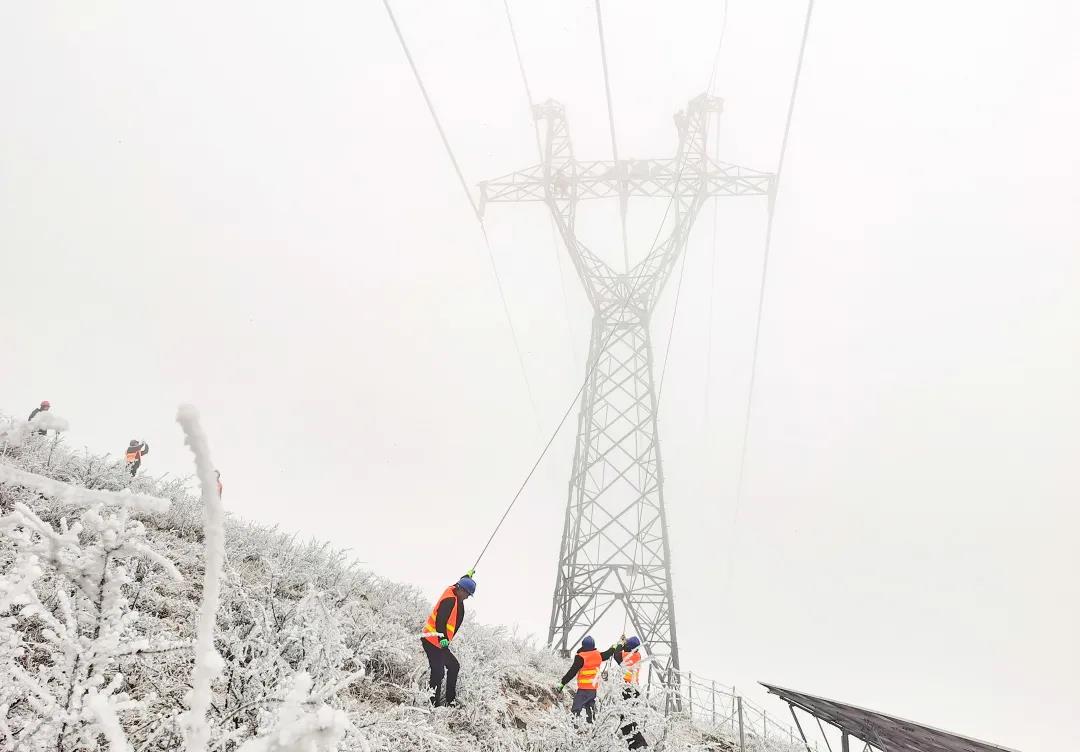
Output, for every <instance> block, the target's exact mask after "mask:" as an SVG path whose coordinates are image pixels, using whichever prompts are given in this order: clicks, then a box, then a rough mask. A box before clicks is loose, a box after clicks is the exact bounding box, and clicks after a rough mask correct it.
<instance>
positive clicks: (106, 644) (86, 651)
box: [0, 468, 184, 752]
mask: <svg viewBox="0 0 1080 752" xmlns="http://www.w3.org/2000/svg"><path fill="white" fill-rule="evenodd" d="M4 470H5V472H4V473H3V474H0V481H4V480H6V481H7V482H9V483H10V482H11V481H12V476H13V475H17V476H19V477H18V480H20V481H22V484H23V485H24V486H29V487H30V488H31V489H33V490H35V491H37V492H41V491H46V492H57V491H59V495H61V496H64V497H65V498H66V499H67V500H68V501H69V502H76V503H79V502H81V503H84V504H87V505H88V506H87V508H85V509H84V510H83V511H82V512H81V514H79V517H78V518H77V520H76V521H74V522H72V523H70V524H69V523H68V521H67V518H65V517H61V518H60V520H59V523H58V525H57V526H56V527H54V526H53V525H52V524H50V523H48V522H46V521H45V520H43V519H41V517H39V516H38V515H37V514H36V513H35V512H34V511H32V510H31V509H30V507H29V506H27V505H26V504H25V503H22V502H15V503H14V504H13V510H12V512H11V513H10V514H7V515H5V516H4V517H2V518H0V534H2V535H3V536H4V537H5V538H6V539H7V540H8V542H9V543H10V545H11V550H12V558H11V561H9V562H7V563H6V567H5V568H4V570H3V574H0V686H2V687H3V690H0V740H2V741H3V742H4V743H6V744H7V745H8V747H9V748H16V747H18V748H20V749H27V748H28V749H44V748H49V749H55V750H57V752H64V751H65V750H76V749H78V750H85V749H98V748H100V741H101V740H106V741H107V744H108V747H109V748H110V749H116V750H122V749H126V748H127V741H126V738H125V736H124V732H123V731H122V726H121V721H120V718H121V716H123V715H125V714H127V713H130V712H131V711H134V710H137V709H140V708H141V707H142V703H141V702H137V701H135V700H134V699H132V698H131V697H130V696H129V694H128V692H127V691H126V680H125V677H124V674H123V672H122V671H121V670H120V663H121V661H122V659H124V658H125V657H130V656H137V655H146V654H151V653H156V652H163V651H171V650H177V649H181V648H183V647H184V645H183V644H177V643H174V642H161V641H154V640H152V639H149V638H147V637H146V636H145V635H144V634H143V633H142V632H141V631H140V629H139V614H138V612H136V611H133V610H132V609H131V605H130V603H129V601H128V597H127V595H126V591H127V590H128V587H129V585H130V583H131V582H132V572H133V570H134V568H135V566H136V565H137V564H138V563H146V564H149V565H152V566H154V567H157V568H160V569H162V570H164V572H165V573H167V574H168V575H169V576H170V577H173V578H177V579H178V578H179V577H180V574H179V572H178V571H177V570H176V568H175V567H174V566H173V564H172V563H171V562H169V561H168V560H167V559H165V558H164V557H162V556H160V555H159V554H157V553H155V552H154V551H153V550H152V549H151V548H150V546H149V545H148V543H147V540H146V529H145V527H144V526H143V524H142V523H141V522H140V521H138V520H136V519H134V518H133V516H132V515H133V513H135V512H139V511H159V510H160V509H161V508H162V505H163V504H164V502H162V501H161V500H156V499H155V500H149V501H150V503H149V504H147V503H145V502H146V501H147V500H146V499H143V498H141V497H136V496H135V495H134V494H109V493H107V492H100V491H99V492H88V491H85V490H81V494H80V493H79V490H78V489H73V488H72V487H70V486H65V485H64V484H61V483H59V482H58V481H52V480H49V479H45V478H37V477H36V476H31V477H30V478H27V477H25V476H29V475H30V474H28V473H22V474H20V473H18V471H13V469H12V468H4ZM76 511H78V510H77V509H76Z"/></svg>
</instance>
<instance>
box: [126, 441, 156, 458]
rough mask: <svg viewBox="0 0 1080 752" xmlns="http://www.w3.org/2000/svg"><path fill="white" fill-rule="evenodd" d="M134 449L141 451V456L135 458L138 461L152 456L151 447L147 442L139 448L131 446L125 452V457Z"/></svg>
mask: <svg viewBox="0 0 1080 752" xmlns="http://www.w3.org/2000/svg"><path fill="white" fill-rule="evenodd" d="M132 449H138V450H139V456H138V457H136V458H135V459H136V460H141V459H142V458H143V457H145V456H146V455H148V454H150V445H149V444H147V443H146V442H145V441H144V442H143V443H142V444H140V445H139V446H137V447H133V446H131V445H130V444H129V445H128V447H127V449H125V450H124V455H125V456H126V455H127V453H128V452H130V451H131V450H132ZM133 461H134V460H133Z"/></svg>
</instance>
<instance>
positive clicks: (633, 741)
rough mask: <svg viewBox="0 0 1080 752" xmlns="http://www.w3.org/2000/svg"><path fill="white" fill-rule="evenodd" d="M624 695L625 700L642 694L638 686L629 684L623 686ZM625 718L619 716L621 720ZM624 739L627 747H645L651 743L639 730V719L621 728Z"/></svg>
mask: <svg viewBox="0 0 1080 752" xmlns="http://www.w3.org/2000/svg"><path fill="white" fill-rule="evenodd" d="M622 696H623V699H624V700H630V699H635V700H636V699H637V698H638V697H640V696H641V693H640V692H639V691H638V688H637V687H636V686H634V685H633V684H627V685H626V686H625V687H623V692H622ZM623 720H625V717H624V716H619V722H620V723H621V722H622V721H623ZM619 732H620V733H621V734H622V737H623V739H625V740H626V747H627V749H644V748H645V747H648V746H649V743H648V742H646V741H645V737H644V736H642V734H641V732H640V731H638V725H637V721H630V723H628V724H626V725H625V726H623V727H621V728H620V729H619Z"/></svg>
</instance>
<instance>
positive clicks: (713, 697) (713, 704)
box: [712, 680, 716, 726]
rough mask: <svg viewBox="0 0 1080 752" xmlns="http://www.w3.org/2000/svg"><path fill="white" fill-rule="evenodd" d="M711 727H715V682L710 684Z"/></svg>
mask: <svg viewBox="0 0 1080 752" xmlns="http://www.w3.org/2000/svg"><path fill="white" fill-rule="evenodd" d="M712 725H714V726H715V725H716V680H713V683H712Z"/></svg>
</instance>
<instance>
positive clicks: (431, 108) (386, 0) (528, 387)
mask: <svg viewBox="0 0 1080 752" xmlns="http://www.w3.org/2000/svg"><path fill="white" fill-rule="evenodd" d="M383 6H384V7H385V8H386V14H387V15H388V16H390V23H391V24H393V26H394V33H396V34H397V38H398V41H399V42H400V43H401V49H402V51H403V52H404V53H405V58H406V59H407V60H408V61H409V67H410V68H412V72H413V76H414V77H415V78H416V83H417V85H418V86H419V87H420V93H421V94H422V95H423V97H424V102H425V104H427V108H428V112H430V113H431V119H432V120H433V121H434V123H435V129H436V130H438V132H439V138H441V139H442V142H443V146H444V147H445V148H446V154H447V156H449V157H450V163H451V164H452V165H453V166H454V173H455V174H456V175H457V178H458V182H459V183H460V184H461V190H462V191H464V192H465V198H467V199H468V201H469V206H471V207H472V210H473V214H474V215H475V216H476V221H477V222H478V223H479V224H480V234H481V235H482V236H483V238H484V247H485V248H486V249H487V254H488V261H489V262H490V263H491V271H492V274H494V275H495V285H496V287H498V290H499V301H500V302H501V303H502V309H503V315H504V316H505V317H506V323H507V324H509V326H510V338H511V340H513V343H514V352H515V353H516V354H517V359H518V367H519V368H520V369H521V377H522V379H524V381H525V391H526V392H527V394H528V397H529V405H530V406H531V407H532V412H533V417H534V418H535V420H536V423H537V426H538V427H539V424H540V414H539V412H538V411H537V409H536V401H535V399H533V391H532V383H531V382H530V381H529V373H528V371H527V370H526V368H525V358H524V356H523V355H522V354H521V345H520V343H519V342H518V336H517V330H516V329H515V328H514V320H513V318H512V317H511V316H510V306H509V305H508V304H507V302H506V292H505V290H504V289H503V284H502V278H501V277H500V276H499V268H498V266H497V265H496V264H495V251H494V250H493V249H492V247H491V239H490V238H489V237H488V233H487V228H486V227H485V226H484V217H483V214H481V213H480V207H479V205H478V204H477V203H476V199H474V198H473V195H472V191H470V190H469V184H468V183H467V182H466V181H465V175H464V174H463V173H462V171H461V166H460V165H459V164H458V161H457V157H456V156H454V150H453V148H452V147H451V146H450V140H449V139H448V138H447V137H446V131H444V130H443V127H442V121H441V120H440V119H439V114H438V113H437V112H436V111H435V104H434V103H433V102H432V101H431V97H430V96H429V95H428V91H427V87H426V86H424V79H423V78H422V77H421V75H420V70H419V68H417V67H416V61H415V60H413V56H412V53H411V52H409V45H408V43H406V41H405V35H404V34H403V33H402V31H401V27H400V26H399V25H398V22H397V18H396V17H395V16H394V11H393V9H392V8H391V7H390V0H383Z"/></svg>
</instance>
